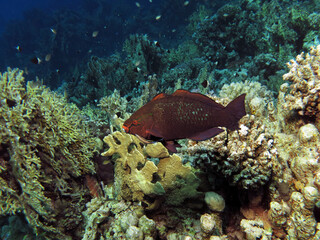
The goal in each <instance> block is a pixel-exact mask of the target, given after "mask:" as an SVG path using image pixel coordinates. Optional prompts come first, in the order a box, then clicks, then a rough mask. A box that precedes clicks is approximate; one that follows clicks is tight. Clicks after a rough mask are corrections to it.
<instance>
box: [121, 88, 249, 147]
mask: <svg viewBox="0 0 320 240" xmlns="http://www.w3.org/2000/svg"><path fill="white" fill-rule="evenodd" d="M245 96H246V95H245V94H242V95H240V96H239V97H237V98H236V99H234V100H233V101H232V102H231V103H229V104H228V106H226V107H224V106H222V105H221V104H219V103H216V102H215V101H214V100H212V99H211V98H209V97H207V96H205V95H202V94H200V93H191V92H189V91H186V90H177V91H176V92H174V93H173V94H171V95H168V94H165V93H160V94H158V95H157V96H155V97H154V98H153V99H152V100H151V101H150V102H148V103H147V104H145V105H144V106H143V107H141V108H140V109H138V110H137V111H136V112H135V113H133V114H132V115H131V117H130V118H129V119H128V120H127V121H125V123H124V124H123V129H124V130H125V131H126V132H127V133H131V134H135V135H137V136H139V137H140V139H141V138H143V139H146V140H150V142H151V141H161V142H162V143H163V144H164V145H165V146H166V147H167V149H169V150H170V151H171V152H177V150H176V147H178V146H180V145H179V144H178V143H176V141H175V140H177V139H183V138H188V139H191V140H195V141H203V140H207V139H209V138H212V137H214V136H216V135H217V134H219V133H221V132H223V129H221V128H220V127H226V128H228V129H230V130H235V129H237V128H238V121H239V120H240V119H241V118H242V117H243V116H244V115H245V114H246V112H245V107H244V99H245Z"/></svg>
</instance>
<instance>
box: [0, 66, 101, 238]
mask: <svg viewBox="0 0 320 240" xmlns="http://www.w3.org/2000/svg"><path fill="white" fill-rule="evenodd" d="M0 88H1V92H0V166H1V167H0V182H1V189H0V196H1V197H0V215H1V216H4V215H14V214H18V213H21V214H24V215H25V217H26V219H27V221H28V223H29V224H30V225H31V227H32V228H33V229H34V231H35V233H36V234H43V233H45V236H46V237H48V238H64V239H71V238H73V237H75V236H74V235H75V234H76V229H77V228H79V226H80V223H81V221H82V218H81V212H82V210H83V206H84V204H85V202H86V199H89V198H90V195H89V192H88V190H87V189H86V187H85V186H84V185H83V181H82V180H81V179H82V178H83V176H84V175H85V174H93V173H94V172H95V169H94V164H93V161H92V156H93V152H94V151H95V146H94V139H93V138H91V137H90V134H89V132H88V130H87V129H86V127H85V126H84V125H83V123H82V121H81V114H80V111H79V109H78V108H77V107H76V106H75V105H70V104H67V103H66V100H65V99H64V98H63V97H61V96H59V95H57V94H55V93H54V92H51V91H50V90H49V89H48V88H45V87H44V86H39V84H38V83H36V82H27V83H26V86H25V82H24V77H23V72H22V71H20V70H19V69H8V71H7V72H5V73H3V74H1V75H0ZM71 232H73V233H71Z"/></svg>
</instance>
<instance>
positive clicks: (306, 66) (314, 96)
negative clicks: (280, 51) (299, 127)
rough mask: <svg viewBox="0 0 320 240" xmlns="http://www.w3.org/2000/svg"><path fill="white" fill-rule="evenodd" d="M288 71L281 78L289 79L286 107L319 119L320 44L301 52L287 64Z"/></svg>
mask: <svg viewBox="0 0 320 240" xmlns="http://www.w3.org/2000/svg"><path fill="white" fill-rule="evenodd" d="M287 65H288V67H289V69H290V71H289V72H288V73H287V74H285V75H283V79H284V80H287V81H291V82H292V84H291V90H290V93H289V94H288V95H287V96H286V106H287V108H288V109H290V110H292V109H294V110H296V111H298V113H299V114H300V115H305V116H310V117H315V118H316V121H317V122H319V121H320V45H318V46H317V47H311V48H310V52H309V53H307V54H304V53H301V54H299V55H298V56H297V57H296V60H291V61H290V62H289V63H288V64H287Z"/></svg>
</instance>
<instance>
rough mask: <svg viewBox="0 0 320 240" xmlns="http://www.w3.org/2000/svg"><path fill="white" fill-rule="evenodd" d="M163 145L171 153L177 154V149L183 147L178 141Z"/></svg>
mask: <svg viewBox="0 0 320 240" xmlns="http://www.w3.org/2000/svg"><path fill="white" fill-rule="evenodd" d="M163 145H164V146H165V147H166V148H167V149H168V150H169V151H170V152H171V153H176V152H177V147H181V145H180V144H179V143H177V142H176V141H164V142H163Z"/></svg>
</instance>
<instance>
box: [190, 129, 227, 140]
mask: <svg viewBox="0 0 320 240" xmlns="http://www.w3.org/2000/svg"><path fill="white" fill-rule="evenodd" d="M223 131H224V130H223V129H221V128H218V127H214V128H210V129H208V130H205V131H203V132H199V133H197V134H195V135H193V136H190V137H188V138H189V139H191V140H193V141H204V140H207V139H209V138H212V137H214V136H216V135H218V134H219V133H222V132H223Z"/></svg>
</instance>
